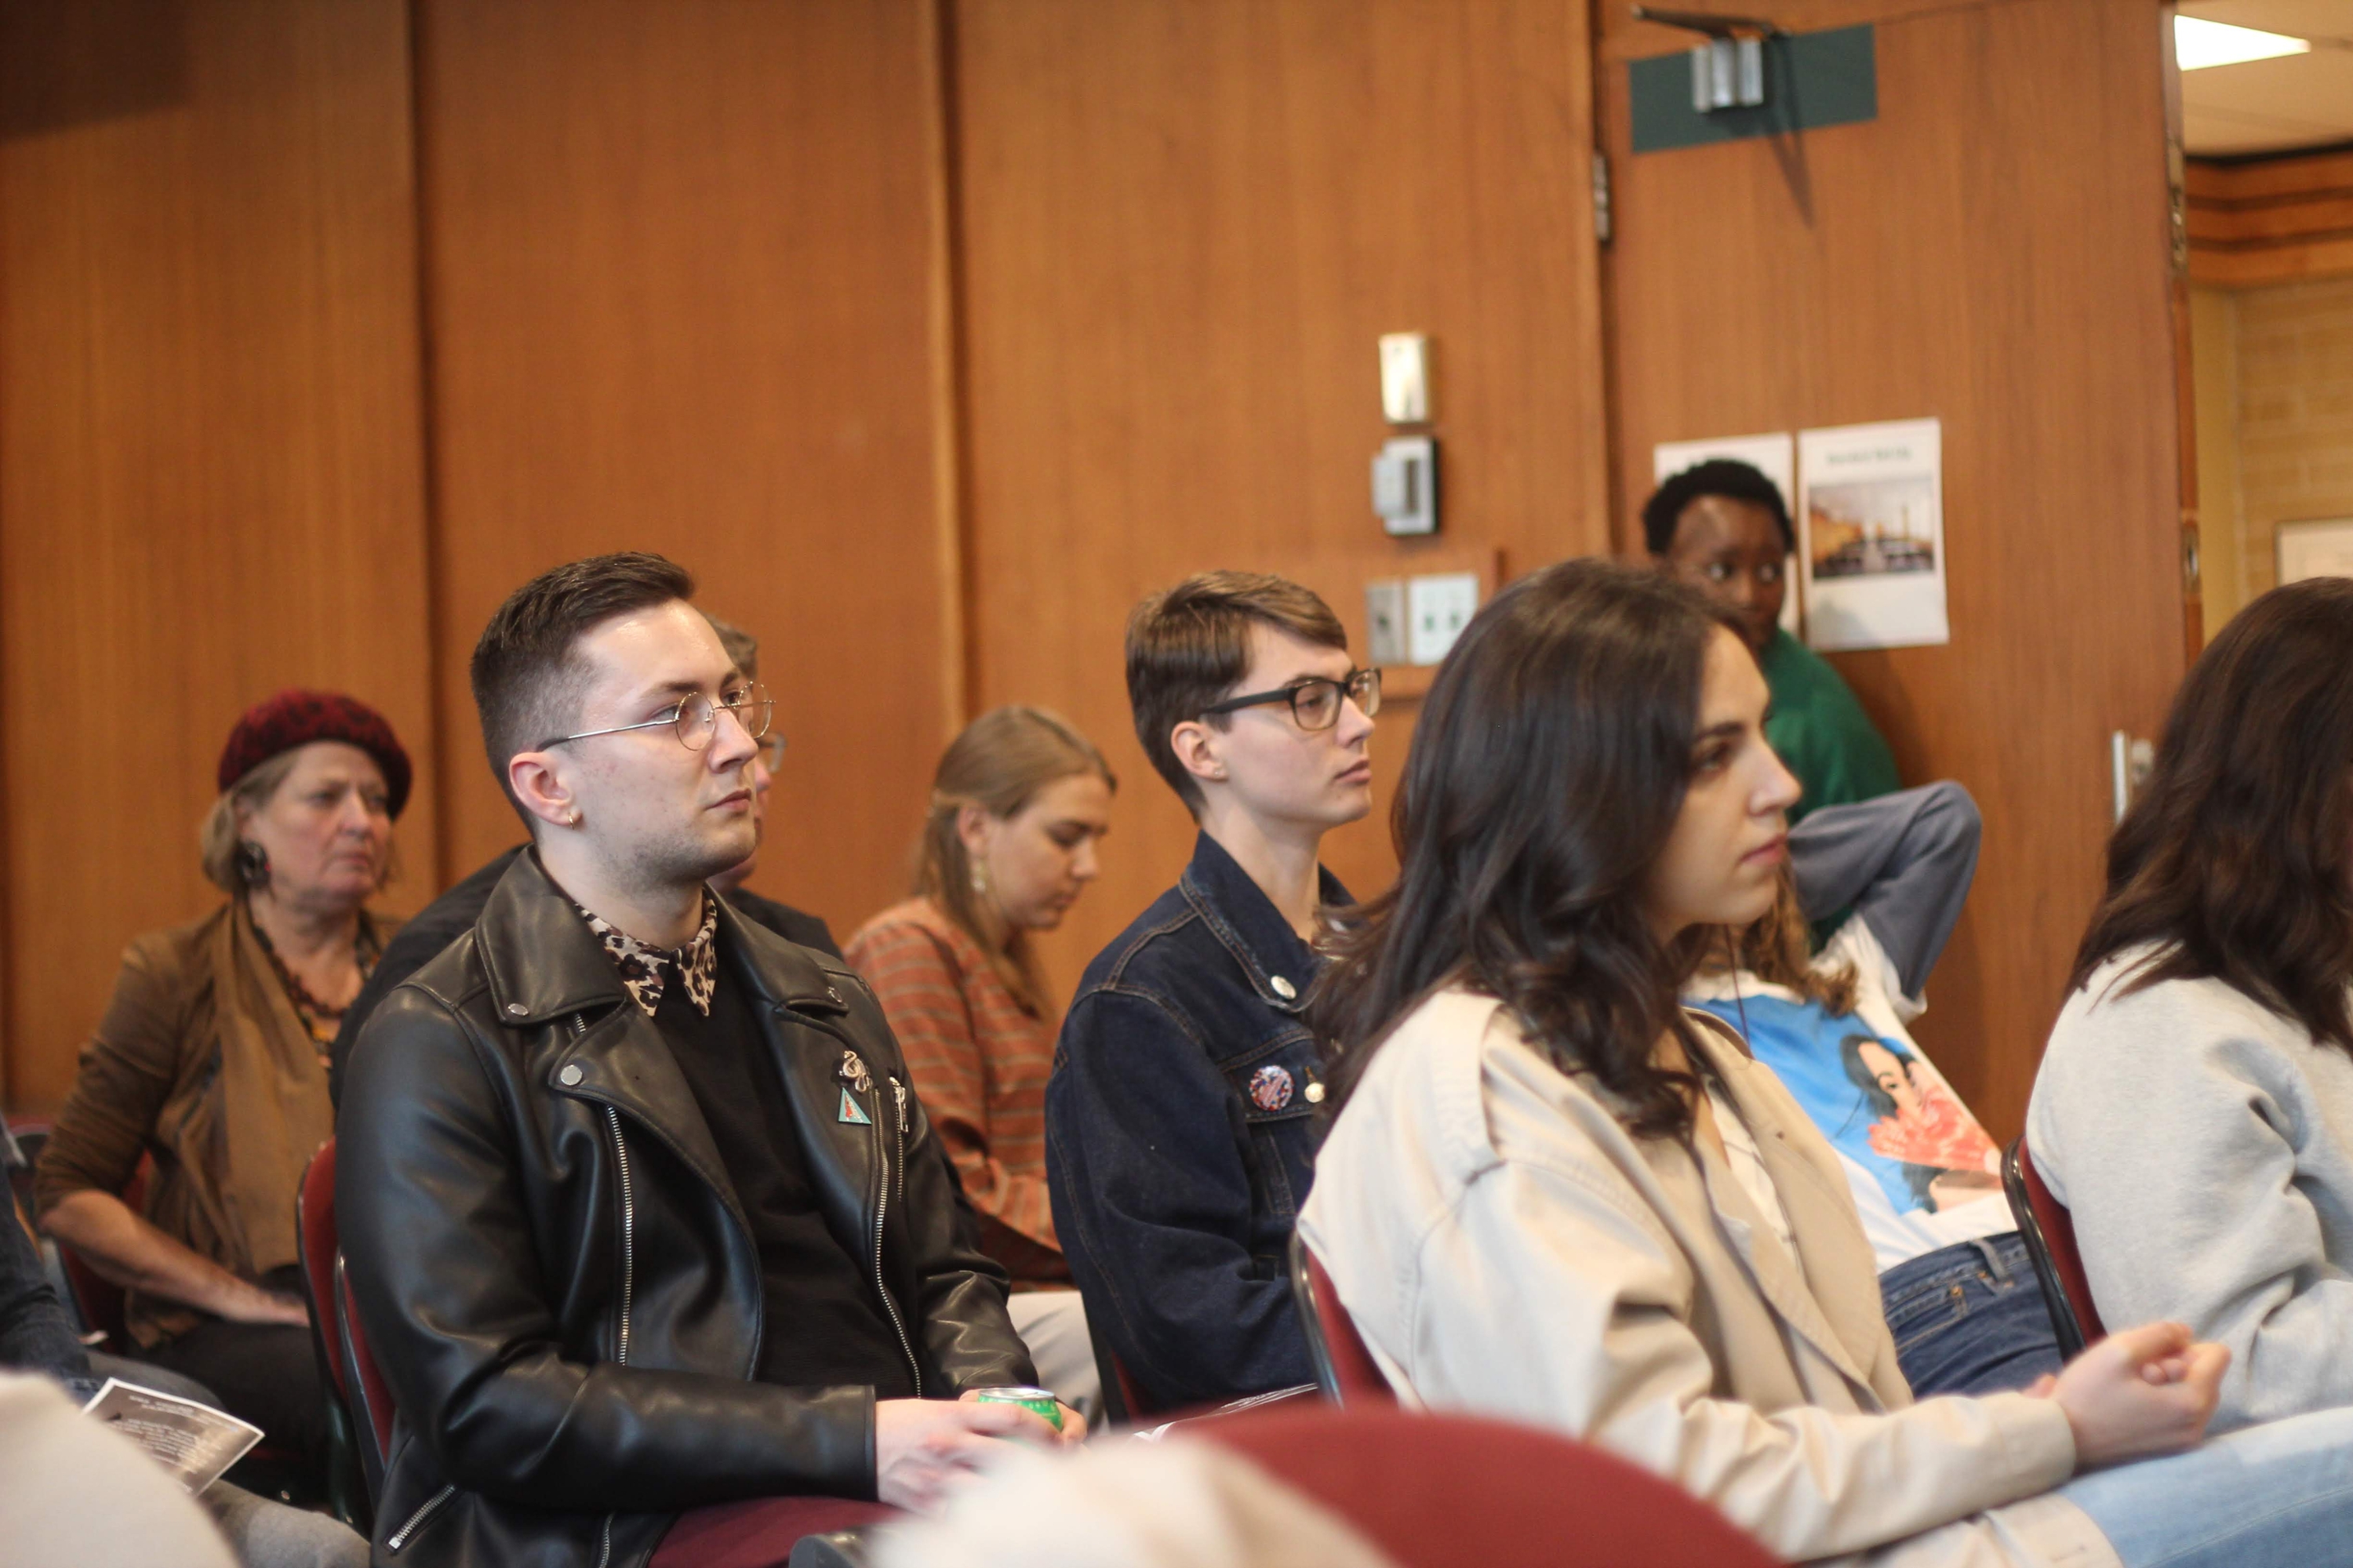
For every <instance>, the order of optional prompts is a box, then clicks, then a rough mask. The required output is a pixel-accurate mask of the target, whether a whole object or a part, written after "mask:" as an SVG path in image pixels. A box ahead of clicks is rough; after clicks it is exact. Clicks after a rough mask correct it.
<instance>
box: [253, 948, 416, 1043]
mask: <svg viewBox="0 0 2353 1568" xmlns="http://www.w3.org/2000/svg"><path fill="white" fill-rule="evenodd" d="M253 934H254V936H255V938H258V939H259V941H260V943H261V950H262V952H263V954H264V955H266V956H267V957H268V958H269V968H270V970H271V972H272V973H274V974H276V975H277V977H278V983H279V984H280V986H282V987H284V988H285V991H286V1000H287V1001H289V1002H290V1003H292V1004H293V1008H294V1016H295V1017H296V1018H298V1019H300V1020H301V1022H302V1032H303V1033H306V1034H308V1035H309V1036H310V1037H311V1047H312V1048H313V1049H314V1050H316V1051H317V1052H318V1054H319V1065H321V1066H322V1067H323V1066H326V1065H328V1062H329V1060H330V1057H329V1054H328V1051H327V1047H328V1046H330V1045H332V1044H334V1043H335V1035H336V1033H338V1032H339V1031H340V1030H341V1029H342V1028H343V1014H344V1013H346V1012H350V1011H351V1004H350V1003H349V1002H346V1003H344V1004H343V1006H342V1007H334V1006H331V1005H330V1004H328V1003H326V1002H324V1001H320V1000H319V998H318V997H317V996H316V995H315V994H313V992H312V991H311V988H310V987H309V986H306V985H304V984H303V983H302V979H301V976H300V975H297V974H296V973H295V972H294V971H293V970H292V969H288V968H287V967H286V960H285V959H281V958H280V957H279V956H278V947H277V944H276V943H274V942H272V941H271V940H270V939H269V932H267V931H265V930H263V929H262V928H261V922H260V921H259V920H256V921H254V922H253ZM383 956H384V953H383V949H382V948H381V947H380V946H379V945H378V944H377V942H376V938H375V927H373V926H371V925H370V924H369V923H368V922H367V921H366V920H362V921H361V922H360V935H359V940H358V942H357V943H355V944H354V945H353V951H352V958H353V961H354V962H355V963H357V964H358V965H359V971H360V983H361V984H362V985H365V984H366V983H367V978H368V976H369V975H370V974H372V973H374V972H375V964H376V960H377V959H379V958H382V957H383ZM357 995H358V993H357V992H356V991H355V992H353V996H354V997H356V996H357Z"/></svg>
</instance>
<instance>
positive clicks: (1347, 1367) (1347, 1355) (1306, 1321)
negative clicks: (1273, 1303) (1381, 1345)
mask: <svg viewBox="0 0 2353 1568" xmlns="http://www.w3.org/2000/svg"><path fill="white" fill-rule="evenodd" d="M1291 1298H1292V1300H1293V1301H1294V1302H1295V1303H1297V1304H1298V1308H1299V1326H1300V1328H1301V1329H1302V1330H1303V1331H1304V1332H1305V1333H1306V1335H1307V1359H1308V1360H1309V1361H1311V1362H1312V1363H1313V1364H1314V1368H1315V1382H1316V1384H1317V1386H1318V1387H1320V1388H1322V1389H1323V1391H1324V1398H1326V1399H1328V1400H1330V1401H1331V1402H1332V1403H1333V1404H1396V1403H1397V1391H1396V1390H1395V1389H1392V1388H1391V1387H1389V1380H1388V1378H1386V1377H1383V1376H1382V1375H1381V1368H1380V1363H1379V1362H1377V1361H1374V1360H1373V1352H1372V1351H1371V1350H1369V1349H1368V1348H1366V1344H1365V1337H1364V1336H1363V1335H1362V1334H1359V1333H1357V1332H1356V1320H1355V1319H1352V1318H1350V1317H1349V1316H1348V1309H1347V1308H1345V1307H1344V1306H1342V1305H1341V1304H1340V1293H1339V1291H1338V1290H1336V1289H1335V1288H1334V1287H1333V1285H1332V1277H1331V1276H1330V1275H1328V1274H1326V1273H1324V1265H1323V1264H1322V1263H1320V1262H1318V1261H1317V1259H1316V1256H1315V1254H1314V1252H1313V1251H1311V1250H1309V1248H1308V1245H1307V1243H1306V1241H1305V1240H1304V1239H1303V1237H1301V1235H1300V1234H1299V1233H1298V1232H1297V1231H1293V1232H1292V1233H1291Z"/></svg>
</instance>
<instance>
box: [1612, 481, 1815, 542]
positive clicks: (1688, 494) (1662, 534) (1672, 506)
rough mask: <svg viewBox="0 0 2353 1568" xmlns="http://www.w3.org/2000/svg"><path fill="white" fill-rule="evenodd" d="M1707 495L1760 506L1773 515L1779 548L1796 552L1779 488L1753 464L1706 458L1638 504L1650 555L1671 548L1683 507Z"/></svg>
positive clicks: (1795, 532)
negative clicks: (1778, 530)
mask: <svg viewBox="0 0 2353 1568" xmlns="http://www.w3.org/2000/svg"><path fill="white" fill-rule="evenodd" d="M1708 495H1719V496H1722V497H1723V498H1724V499H1725V500H1726V501H1748V502H1754V503H1756V504H1757V505H1759V506H1762V507H1763V508H1765V510H1766V511H1767V512H1770V513H1771V514H1773V522H1774V524H1776V525H1777V526H1778V527H1779V528H1780V530H1781V545H1782V547H1783V548H1784V549H1787V550H1790V551H1795V550H1796V549H1797V547H1798V530H1797V529H1796V527H1795V526H1793V525H1792V524H1790V522H1789V503H1788V501H1787V500H1786V499H1784V498H1783V496H1782V494H1781V487H1780V486H1779V485H1778V484H1776V483H1774V482H1772V481H1771V480H1769V479H1767V478H1766V477H1765V471H1764V470H1762V469H1760V468H1758V467H1757V465H1756V464H1754V463H1746V462H1742V461H1739V460H1738V459H1736V458H1710V459H1708V460H1707V461H1705V462H1700V463H1694V464H1693V465H1692V466H1691V467H1689V468H1687V469H1685V470H1683V472H1681V473H1679V474H1676V475H1675V476H1674V477H1673V478H1672V479H1670V480H1668V481H1667V482H1666V483H1664V484H1662V485H1661V486H1659V488H1658V489H1656V490H1654V491H1652V492H1651V499H1650V500H1648V501H1645V502H1644V503H1642V541H1643V543H1644V544H1647V545H1648V546H1650V547H1651V554H1652V555H1654V556H1663V555H1665V554H1666V553H1667V552H1668V551H1669V550H1672V549H1673V548H1674V546H1675V525H1676V524H1679V523H1681V522H1682V521H1683V508H1684V507H1686V506H1689V505H1690V504H1691V503H1693V502H1694V501H1697V500H1699V499H1700V498H1701V497H1703V496H1708Z"/></svg>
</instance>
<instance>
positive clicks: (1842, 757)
mask: <svg viewBox="0 0 2353 1568" xmlns="http://www.w3.org/2000/svg"><path fill="white" fill-rule="evenodd" d="M1758 662H1759V663H1760V664H1761V665H1762V666H1763V668H1764V671H1765V683H1766V685H1767V686H1769V687H1771V688H1772V692H1773V716H1772V717H1771V718H1768V719H1767V720H1766V721H1765V738H1766V739H1767V740H1769V741H1771V742H1772V743H1773V749H1774V750H1776V751H1778V752H1779V753H1780V754H1781V760H1782V761H1783V762H1786V763H1788V765H1789V771H1790V772H1792V773H1794V774H1796V775H1797V776H1798V782H1799V783H1800V784H1802V785H1804V786H1805V789H1806V792H1805V794H1804V795H1803V796H1802V797H1801V798H1800V799H1799V801H1798V803H1797V805H1796V806H1795V807H1794V808H1792V809H1791V810H1790V812H1789V821H1792V822H1795V821H1798V819H1799V818H1800V817H1802V816H1804V815H1805V814H1806V813H1807V812H1808V811H1810V810H1815V809H1816V808H1817V807H1820V806H1843V805H1845V804H1847V803H1848V802H1850V801H1853V800H1870V799H1871V798H1872V797H1873V796H1874V795H1887V794H1892V793H1894V791H1895V790H1898V789H1902V788H1904V783H1903V780H1901V779H1898V778H1896V776H1895V758H1894V757H1893V756H1891V755H1889V753H1888V750H1887V742H1885V741H1884V740H1882V739H1881V738H1880V737H1879V732H1878V731H1877V730H1875V729H1873V727H1872V726H1871V719H1870V718H1869V716H1868V715H1865V714H1864V713H1863V711H1862V704H1861V703H1859V702H1856V701H1855V700H1854V693H1853V692H1852V691H1850V690H1849V689H1848V688H1847V683H1845V682H1844V681H1842V680H1841V679H1840V678H1839V673H1838V672H1837V671H1836V670H1833V669H1831V666H1830V662H1829V661H1828V660H1826V659H1824V658H1823V657H1822V656H1821V655H1820V654H1819V653H1817V652H1814V651H1813V650H1812V649H1810V648H1809V647H1807V646H1806V645H1805V644H1804V643H1802V642H1800V641H1798V640H1797V639H1796V638H1794V637H1792V636H1790V635H1789V634H1788V631H1786V630H1782V629H1781V628H1779V627H1775V628H1774V629H1773V641H1770V642H1768V643H1767V644H1766V645H1765V657H1764V658H1763V659H1761V660H1760V661H1758Z"/></svg>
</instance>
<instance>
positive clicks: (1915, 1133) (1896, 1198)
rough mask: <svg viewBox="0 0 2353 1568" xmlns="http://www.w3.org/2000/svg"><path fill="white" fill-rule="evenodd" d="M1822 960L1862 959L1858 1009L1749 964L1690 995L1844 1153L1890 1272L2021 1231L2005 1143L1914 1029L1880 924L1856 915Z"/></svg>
mask: <svg viewBox="0 0 2353 1568" xmlns="http://www.w3.org/2000/svg"><path fill="white" fill-rule="evenodd" d="M1817 962H1819V963H1821V964H1823V965H1826V966H1835V965H1838V964H1841V963H1845V964H1851V965H1852V966H1853V968H1854V972H1855V977H1856V981H1857V984H1856V987H1855V1007H1854V1011H1853V1012H1844V1013H1833V1012H1831V1011H1830V1010H1829V1009H1828V1008H1826V1007H1824V1006H1823V1005H1822V1004H1821V1003H1820V1002H1818V1001H1808V1000H1807V999H1806V998H1804V997H1802V996H1799V994H1797V993H1796V992H1795V991H1788V990H1786V989H1784V988H1783V987H1780V986H1773V985H1767V984H1766V983H1765V982H1764V981H1762V980H1758V979H1757V976H1755V975H1753V974H1750V973H1747V972H1746V971H1743V972H1741V973H1740V974H1739V975H1737V976H1732V975H1708V976H1702V977H1700V978H1699V979H1697V980H1694V981H1693V982H1692V984H1691V985H1690V986H1689V987H1688V988H1686V990H1685V992H1684V1000H1686V1001H1690V1002H1691V1003H1692V1004H1693V1005H1694V1006H1697V1007H1704V1008H1705V1009H1706V1010H1707V1011H1708V1012H1712V1013H1714V1014H1715V1016H1717V1017H1718V1018H1721V1019H1723V1020H1724V1021H1725V1022H1726V1023H1729V1024H1731V1025H1732V1027H1733V1028H1735V1029H1738V1030H1741V1031H1743V1033H1746V1035H1747V1037H1748V1047H1749V1049H1750V1051H1752V1052H1753V1053H1755V1054H1756V1057H1757V1060H1758V1061H1759V1062H1762V1063H1764V1064H1765V1065H1767V1066H1768V1067H1770V1068H1772V1069H1773V1072H1774V1075H1775V1076H1777V1077H1778V1078H1779V1079H1780V1080H1781V1084H1782V1086H1783V1087H1784V1088H1787V1089H1788V1091H1789V1096H1790V1097H1791V1098H1792V1099H1795V1100H1796V1101H1797V1102H1798V1104H1799V1106H1800V1107H1803V1108H1804V1110H1805V1113H1806V1115H1807V1116H1808V1117H1809V1118H1810V1119H1811V1120H1812V1122H1813V1124H1814V1127H1815V1128H1816V1129H1817V1130H1819V1131H1820V1133H1821V1135H1822V1137H1823V1138H1824V1139H1828V1140H1829V1142H1830V1146H1831V1148H1832V1149H1834V1150H1837V1151H1838V1157H1839V1163H1840V1164H1841V1166H1843V1167H1844V1168H1845V1170H1846V1174H1847V1185H1848V1187H1849V1188H1850V1189H1851V1190H1852V1192H1853V1194H1854V1204H1855V1208H1856V1210H1857V1211H1858V1212H1860V1213H1861V1214H1862V1229H1863V1234H1865V1235H1866V1236H1868V1237H1869V1238H1870V1241H1871V1247H1872V1251H1873V1253H1874V1254H1875V1255H1876V1256H1877V1259H1878V1263H1879V1268H1880V1272H1882V1273H1885V1272H1886V1271H1887V1270H1888V1269H1891V1268H1893V1267H1894V1266H1896V1265H1897V1264H1899V1263H1906V1262H1909V1261H1910V1260H1911V1259H1913V1258H1915V1257H1918V1256H1920V1255H1923V1254H1925V1253H1931V1252H1935V1251H1936V1250H1937V1249H1938V1248H1940V1247H1947V1246H1950V1245H1953V1244H1954V1243H1956V1242H1964V1241H1969V1240H1973V1239H1974V1238H1976V1237H1978V1236H1986V1235H1997V1234H2000V1233H2002V1232H2004V1231H2009V1230H2014V1229H2016V1228H2017V1227H2016V1224H2015V1222H2013V1221H2012V1220H2011V1218H2010V1204H2009V1202H2008V1201H2007V1200H2005V1199H2004V1198H2003V1197H2002V1192H2001V1153H2000V1150H1998V1149H1997V1148H1995V1146H1994V1142H1993V1139H1990V1138H1989V1137H1988V1136H1987V1135H1986V1131H1985V1128H1982V1127H1980V1126H1978V1120H1977V1118H1975V1117H1973V1116H1971V1115H1970V1114H1969V1112H1968V1107H1965V1106H1963V1105H1962V1104H1961V1101H1960V1097H1958V1096H1957V1095H1956V1094H1954V1093H1953V1089H1952V1086H1951V1085H1949V1084H1947V1083H1946V1082H1945V1077H1944V1075H1943V1074H1941V1073H1939V1072H1937V1071H1936V1066H1935V1065H1933V1064H1932V1063H1930V1062H1929V1060H1928V1058H1927V1057H1926V1055H1924V1054H1922V1053H1921V1050H1920V1047H1919V1046H1918V1045H1917V1044H1914V1042H1913V1039H1912V1036H1911V1035H1910V1034H1909V1033H1906V1032H1905V1028H1904V1018H1905V1015H1906V1013H1905V1012H1899V1011H1898V1008H1899V1005H1901V1004H1899V1002H1898V1001H1897V1000H1896V999H1895V998H1894V996H1893V994H1892V992H1893V991H1894V986H1895V984H1896V982H1895V980H1894V969H1893V966H1892V965H1890V964H1889V962H1888V960H1887V956H1886V954H1885V953H1884V952H1883V951H1882V950H1881V949H1880V946H1879V943H1878V941H1877V939H1876V938H1873V936H1872V934H1871V928H1870V927H1868V926H1866V925H1865V924H1863V922H1862V921H1861V920H1859V919H1856V920H1849V921H1848V922H1847V923H1846V924H1845V925H1844V926H1842V927H1840V928H1839V931H1838V934H1837V935H1836V936H1835V937H1833V938H1831V943H1830V946H1829V947H1828V948H1825V949H1823V952H1822V954H1821V957H1820V959H1818V960H1817ZM1907 1012H1908V1015H1910V1016H1915V1017H1916V1016H1917V1015H1918V1012H1919V1009H1918V1008H1917V1007H1916V1006H1913V1007H1910V1008H1908V1010H1907Z"/></svg>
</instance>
